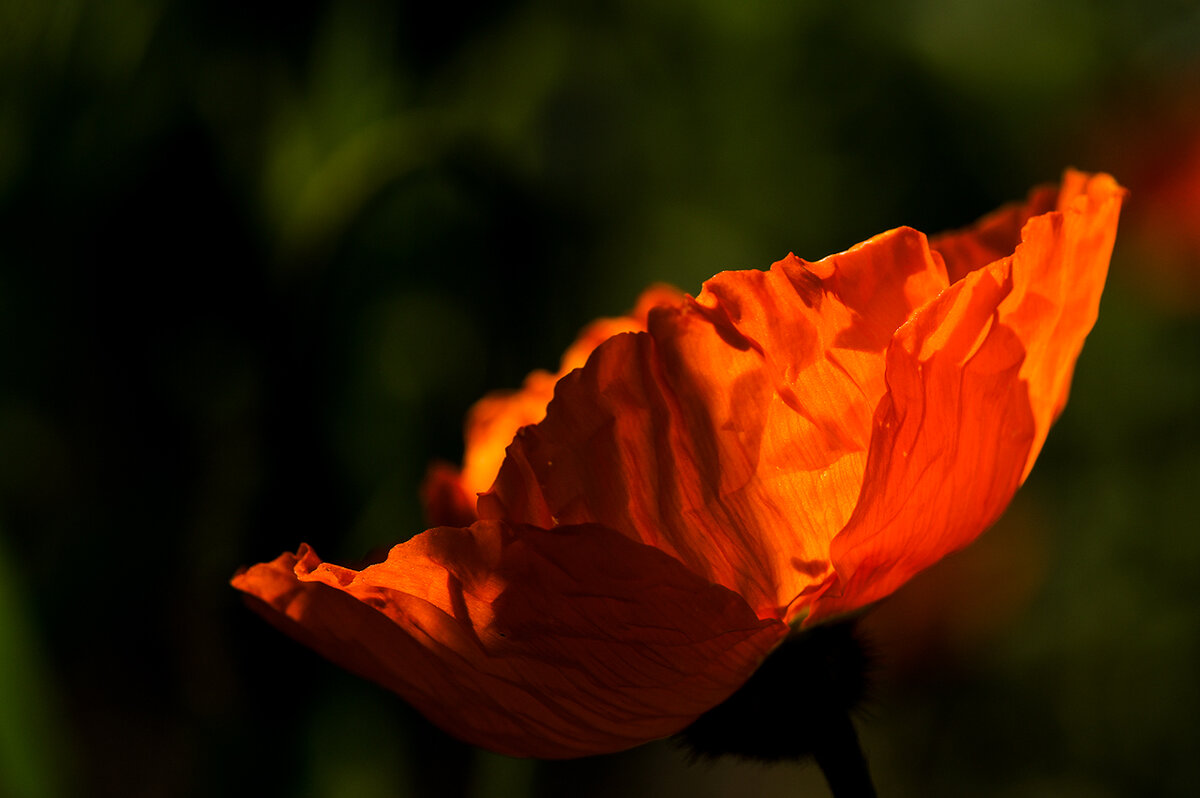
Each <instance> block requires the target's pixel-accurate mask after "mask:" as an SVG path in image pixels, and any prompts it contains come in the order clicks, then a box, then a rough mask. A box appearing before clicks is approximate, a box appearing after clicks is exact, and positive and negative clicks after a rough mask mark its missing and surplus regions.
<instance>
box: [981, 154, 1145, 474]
mask: <svg viewBox="0 0 1200 798" xmlns="http://www.w3.org/2000/svg"><path fill="white" fill-rule="evenodd" d="M1124 198H1125V190H1124V189H1122V188H1121V187H1120V186H1119V185H1117V183H1116V181H1114V180H1113V179H1112V178H1111V177H1109V176H1108V175H1095V176H1091V175H1086V174H1083V173H1082V172H1076V171H1068V172H1067V174H1066V176H1065V178H1064V180H1063V186H1062V190H1061V192H1060V193H1059V195H1058V203H1057V210H1056V211H1055V212H1053V213H1046V214H1042V215H1040V216H1036V217H1034V218H1032V219H1030V220H1029V223H1028V224H1027V225H1026V227H1025V230H1024V231H1023V233H1022V242H1021V244H1020V246H1018V247H1017V249H1016V252H1015V253H1014V254H1013V256H1012V282H1013V289H1012V292H1011V293H1010V294H1009V296H1008V297H1007V299H1005V301H1004V304H1003V305H1002V306H1001V308H1000V314H1001V319H1002V320H1003V322H1004V324H1006V325H1007V326H1009V327H1011V328H1012V329H1013V330H1015V331H1016V332H1017V335H1018V336H1020V338H1021V340H1022V342H1024V344H1025V349H1026V352H1027V353H1028V355H1027V357H1026V358H1025V365H1024V366H1022V368H1021V379H1022V380H1024V381H1025V382H1027V383H1028V384H1029V398H1030V401H1031V402H1032V403H1033V413H1034V417H1035V418H1036V419H1037V433H1036V435H1035V437H1034V441H1033V446H1032V447H1031V448H1030V451H1029V458H1028V460H1027V462H1026V464H1025V470H1024V472H1023V473H1022V476H1021V479H1022V481H1024V479H1025V477H1027V476H1028V475H1029V471H1030V469H1032V468H1033V463H1034V460H1036V459H1037V456H1038V454H1039V453H1040V452H1041V450H1042V445H1043V444H1044V443H1045V441H1046V435H1047V433H1049V431H1050V425H1051V424H1053V423H1054V421H1055V419H1057V418H1058V416H1059V414H1060V413H1062V410H1063V407H1065V406H1066V403H1067V394H1068V391H1069V389H1070V386H1071V377H1072V376H1073V375H1074V372H1075V361H1076V359H1077V358H1078V357H1079V353H1080V351H1081V350H1082V349H1083V342H1084V339H1085V338H1086V337H1087V334H1088V333H1089V332H1091V330H1092V327H1093V326H1094V325H1095V323H1096V318H1097V315H1098V313H1099V310H1100V294H1101V293H1102V292H1103V290H1104V283H1105V279H1106V278H1107V276H1108V264H1109V259H1110V257H1111V256H1112V249H1113V243H1114V241H1115V239H1116V235H1117V217H1118V215H1119V214H1120V211H1121V203H1122V201H1123V200H1124Z"/></svg>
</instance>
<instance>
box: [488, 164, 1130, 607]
mask: <svg viewBox="0 0 1200 798" xmlns="http://www.w3.org/2000/svg"><path fill="white" fill-rule="evenodd" d="M1122 194H1123V192H1122V190H1121V189H1120V188H1119V187H1118V186H1117V185H1116V183H1115V182H1114V181H1113V180H1112V179H1111V178H1108V177H1107V176H1097V177H1088V176H1086V175H1083V174H1081V173H1077V172H1070V173H1068V175H1067V177H1066V180H1065V181H1064V184H1063V186H1062V187H1061V189H1060V190H1059V191H1057V192H1047V191H1038V192H1035V194H1034V195H1033V197H1032V198H1031V200H1030V201H1029V202H1028V203H1026V204H1025V205H1024V206H1018V207H1013V208H1008V209H1005V210H1003V211H1001V212H999V213H997V214H995V215H993V216H992V217H989V218H988V219H985V220H984V221H983V222H982V223H981V224H980V225H979V226H977V227H976V228H973V229H972V230H969V231H966V232H963V233H957V234H952V235H948V236H945V237H942V238H940V239H938V240H937V241H936V243H937V244H938V245H940V246H942V247H943V248H944V249H945V250H946V252H947V255H946V256H943V255H942V254H941V253H940V252H938V251H937V250H935V249H933V248H931V247H930V245H929V242H928V241H927V240H926V238H925V236H924V235H923V234H921V233H918V232H917V231H915V230H911V229H908V228H901V229H897V230H892V231H890V232H888V233H885V234H883V235H880V236H877V237H876V238H873V239H871V240H870V241H868V242H866V243H864V244H861V245H859V246H857V247H855V248H853V249H851V250H849V251H848V252H845V253H842V254H840V255H835V256H832V257H829V258H826V259H825V260H822V261H820V262H817V263H805V262H804V261H801V260H799V259H797V258H794V257H791V258H789V259H787V260H784V261H780V262H779V263H776V264H774V265H773V266H772V267H771V270H770V271H768V272H727V273H724V274H721V275H718V276H717V277H715V278H713V279H712V280H710V281H709V282H708V283H707V284H706V285H705V287H704V291H703V292H702V293H701V294H700V296H699V297H697V298H696V299H695V300H691V301H685V302H683V303H680V304H677V305H674V306H669V307H659V308H656V309H654V310H653V311H651V313H650V317H649V320H648V329H647V333H645V334H641V335H623V336H617V337H615V338H613V339H610V340H609V341H607V342H605V343H604V344H603V345H602V346H600V347H599V348H598V349H597V350H596V352H595V353H594V354H593V356H592V358H591V360H590V361H589V362H588V365H587V366H586V367H585V368H583V369H581V370H579V371H576V372H574V373H572V374H570V375H568V376H567V377H565V378H564V379H562V380H561V381H560V382H559V384H558V387H557V390H556V394H555V399H554V401H553V402H552V403H551V405H550V407H549V409H548V411H547V415H546V418H545V420H544V421H543V422H541V423H540V424H538V425H536V426H533V427H527V428H525V429H523V430H522V431H521V432H520V433H519V434H518V436H517V438H516V439H515V440H514V442H513V444H512V445H511V446H510V447H509V449H508V454H507V458H506V460H505V462H504V465H503V466H502V467H501V470H500V474H499V476H498V477H497V480H496V483H495V485H494V487H493V490H492V492H491V493H489V494H485V495H484V496H482V497H480V500H479V504H478V510H479V514H480V517H485V518H507V519H511V520H514V521H520V522H523V523H529V524H534V525H537V526H542V527H547V528H548V527H551V526H553V525H555V524H571V523H584V522H598V523H601V524H603V525H605V526H608V527H610V528H612V529H615V530H618V531H620V532H621V533H623V534H625V535H627V536H629V537H631V538H633V539H634V540H639V541H641V542H644V543H647V544H649V545H652V546H655V547H657V548H660V549H662V550H663V551H666V552H669V553H670V554H671V555H672V556H674V557H676V558H677V559H679V560H680V561H681V562H683V563H684V564H685V565H687V566H688V567H689V568H690V569H692V570H693V571H695V572H696V573H698V574H701V575H703V576H705V577H706V578H708V579H710V580H712V581H713V582H716V583H718V584H722V585H725V586H726V587H728V588H730V589H731V590H735V591H737V592H738V593H740V594H741V595H743V596H745V597H746V599H747V601H749V602H750V605H751V606H752V607H754V609H755V611H756V612H757V613H758V614H759V615H760V616H761V617H767V616H769V615H775V616H776V617H787V618H789V619H791V620H794V619H796V618H797V617H799V616H802V615H806V614H807V615H809V616H810V622H811V621H814V620H818V619H820V618H822V617H826V616H828V615H830V614H833V613H835V612H846V611H850V610H853V609H856V608H858V607H861V606H864V605H865V604H868V603H870V602H872V601H874V600H876V599H878V598H881V597H882V596H884V595H887V594H888V593H890V592H891V591H892V590H894V589H895V588H896V587H898V586H899V585H900V584H902V583H903V582H904V581H906V580H907V579H908V578H909V577H911V576H912V575H913V574H914V573H916V572H917V571H919V570H920V569H922V568H924V567H927V566H928V565H930V564H931V563H932V562H934V561H936V560H937V559H939V558H941V557H942V556H944V555H946V554H948V553H949V552H952V551H954V550H956V549H958V548H961V547H962V546H964V545H966V544H967V543H969V542H970V541H971V540H973V539H974V538H975V537H976V536H977V535H978V534H979V533H980V532H981V531H983V529H985V528H986V527H987V526H988V525H990V524H991V523H992V521H994V520H995V518H996V516H997V515H998V514H999V512H1000V511H1001V510H1002V509H1003V507H1004V506H1005V505H1006V504H1007V503H1008V501H1009V499H1010V498H1011V497H1012V494H1013V492H1014V491H1015V490H1016V488H1017V486H1018V485H1019V484H1020V482H1021V481H1022V480H1023V479H1024V476H1025V475H1026V474H1027V473H1028V470H1029V468H1030V467H1031V466H1032V463H1033V459H1034V458H1035V457H1036V455H1037V452H1038V451H1039V450H1040V448H1041V444H1042V441H1044V439H1045V435H1046V431H1047V430H1048V428H1049V425H1050V423H1051V422H1052V421H1053V419H1054V418H1055V417H1056V416H1057V414H1058V413H1059V412H1060V411H1061V409H1062V406H1063V404H1064V402H1065V401H1066V393H1067V386H1068V385H1069V383H1070V376H1071V371H1072V368H1073V366H1074V362H1075V358H1076V357H1077V355H1078V353H1079V350H1080V348H1081V347H1082V344H1083V339H1084V337H1085V336H1086V334H1087V332H1088V331H1089V330H1090V329H1091V327H1092V324H1093V323H1094V321H1095V318H1096V310H1097V306H1098V303H1099V297H1100V291H1101V289H1102V288H1103V284H1104V278H1105V275H1106V273H1107V267H1108V260H1109V256H1110V254H1111V249H1112V244H1113V238H1114V236H1115V231H1116V220H1117V213H1118V211H1119V207H1120V201H1121V197H1122ZM1051 205H1053V207H1054V208H1055V210H1049V211H1048V210H1047V208H1048V207H1050V206H1051ZM998 253H1007V255H1004V256H1002V257H998V258H994V257H993V256H996V255H997V254H998ZM952 280H953V281H952Z"/></svg>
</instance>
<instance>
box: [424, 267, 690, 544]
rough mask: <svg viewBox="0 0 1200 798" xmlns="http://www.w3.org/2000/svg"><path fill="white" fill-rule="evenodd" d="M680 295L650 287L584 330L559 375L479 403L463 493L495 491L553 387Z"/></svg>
mask: <svg viewBox="0 0 1200 798" xmlns="http://www.w3.org/2000/svg"><path fill="white" fill-rule="evenodd" d="M680 296H681V294H680V293H679V291H677V290H676V289H674V288H671V287H669V286H665V285H655V286H652V287H650V288H649V289H647V290H646V291H645V292H643V293H642V295H641V297H639V299H638V302H637V305H636V307H635V308H634V310H633V312H632V313H630V314H629V315H628V316H618V317H615V318H610V319H599V320H597V321H594V322H592V323H591V324H589V325H588V326H587V327H585V328H584V329H583V331H582V332H580V334H579V337H578V338H576V339H575V342H574V343H572V344H571V346H570V347H569V348H568V349H567V351H566V353H564V354H563V357H562V361H561V363H560V365H559V370H558V373H557V374H551V373H550V372H547V371H534V372H533V373H531V374H530V375H529V376H528V377H526V379H525V384H524V385H523V386H522V387H521V390H519V391H496V392H494V393H491V394H489V395H487V396H485V397H484V398H483V399H480V400H479V401H478V402H476V403H475V405H474V406H473V407H472V408H471V410H470V412H468V414H467V423H466V451H465V452H464V454H463V468H462V474H461V476H460V480H461V491H462V493H463V495H465V496H467V497H469V500H470V502H471V504H472V505H473V504H474V501H475V496H476V495H477V494H479V493H482V492H483V491H485V490H487V489H488V488H490V487H491V486H492V482H493V481H494V480H495V479H496V473H497V472H498V471H499V470H500V463H501V462H502V461H503V460H504V449H505V447H506V446H508V444H509V443H510V442H511V441H512V439H513V436H514V435H515V434H516V432H517V430H518V429H520V428H521V427H523V426H525V425H527V424H536V423H537V422H539V421H541V420H542V418H543V417H544V416H545V415H546V405H547V404H548V403H549V402H550V399H551V397H553V396H554V384H555V383H556V382H557V381H558V380H559V379H560V378H561V377H562V376H563V375H565V374H567V373H569V372H571V371H572V370H574V369H577V368H579V367H580V366H582V365H583V364H584V363H585V362H586V361H587V359H588V356H589V355H591V353H592V350H594V349H595V348H596V347H597V346H599V345H600V344H601V343H603V342H604V341H605V340H607V339H608V338H610V337H612V336H614V335H616V334H618V333H623V332H630V331H637V330H644V329H646V316H647V315H648V314H649V312H650V309H651V308H654V307H656V306H658V305H662V304H669V303H673V302H677V301H678V300H679V298H680ZM442 476H444V474H443V475H442ZM433 509H434V508H433V507H427V510H426V512H427V515H429V517H430V520H431V521H432V522H433V523H437V524H442V523H445V524H449V523H451V522H450V520H448V519H442V518H440V517H438V516H437V515H435V514H434V513H433V512H432V510H433ZM455 525H457V523H456V524H455Z"/></svg>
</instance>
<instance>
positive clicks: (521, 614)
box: [234, 521, 787, 758]
mask: <svg viewBox="0 0 1200 798" xmlns="http://www.w3.org/2000/svg"><path fill="white" fill-rule="evenodd" d="M234 586H235V587H237V588H238V589H240V590H243V591H245V592H247V593H249V594H250V595H252V596H254V597H255V598H256V599H257V600H258V603H257V608H258V609H259V610H260V611H261V612H262V613H263V614H264V616H265V617H266V618H268V619H269V620H270V621H272V623H274V624H276V625H277V626H279V627H280V628H281V629H282V630H283V631H285V632H287V633H288V634H290V635H292V636H294V637H295V638H296V639H298V640H300V641H301V642H303V643H305V644H307V645H309V646H311V647H312V648H315V649H316V650H317V651H319V652H321V653H322V654H323V655H325V656H326V657H328V658H329V659H331V660H333V661H334V662H336V663H338V664H340V665H342V666H343V667H345V668H347V669H349V670H351V671H354V672H356V673H358V674H360V675H362V676H365V677H367V678H369V679H372V680H374V681H376V682H378V683H379V684H382V685H384V686H385V687H388V688H390V689H392V690H394V691H395V692H397V693H399V694H400V695H401V696H403V697H404V698H405V699H406V700H408V701H409V702H410V703H411V704H412V705H413V706H415V707H416V708H417V709H419V710H420V711H421V712H422V713H424V714H425V715H426V717H428V718H429V719H430V720H432V721H433V722H434V723H436V724H438V725H439V726H441V727H442V728H443V729H445V730H446V731H448V732H450V733H451V734H453V735H455V736H457V737H459V738H461V739H463V740H466V741H467V742H470V743H474V744H477V745H480V746H483V747H485V748H489V749H491V750H493V751H498V752H500V753H504V754H511V755H516V756H537V757H546V758H561V757H572V756H583V755H587V754H595V753H601V752H607V751H617V750H621V749H624V748H629V747H632V746H634V745H638V744H640V743H643V742H646V741H647V740H652V739H656V738H659V737H665V736H668V735H670V734H673V733H675V732H677V731H679V730H680V729H682V728H683V727H684V726H686V725H688V724H689V723H691V722H692V721H693V720H695V718H696V717H697V716H698V715H700V714H701V713H702V712H704V711H705V710H707V709H709V708H711V707H712V706H714V705H715V704H718V703H720V702H721V701H723V700H724V699H725V698H726V697H728V695H729V694H730V693H732V692H733V691H734V690H735V689H737V687H739V686H740V685H741V684H742V683H743V682H745V680H746V679H747V678H749V676H750V674H751V673H752V672H753V671H754V670H755V669H756V668H757V667H758V665H759V663H760V662H761V661H762V659H763V657H764V656H766V654H767V652H769V651H770V650H771V649H772V648H773V647H774V646H775V645H776V644H777V643H778V642H779V641H780V640H781V639H782V638H783V636H784V635H785V634H786V631H787V628H786V627H785V626H784V625H783V624H782V623H780V622H779V621H777V620H772V619H767V620H761V619H759V618H758V617H757V616H756V615H755V614H754V612H753V611H752V610H751V609H750V607H749V606H748V605H747V604H746V602H745V601H744V600H743V599H742V598H741V597H740V596H738V595H737V594H736V593H733V592H731V591H729V590H727V589H725V588H723V587H719V586H716V585H713V584H710V583H709V582H707V581H706V580H704V579H702V578H701V577H699V576H697V575H696V574H694V573H692V572H690V571H689V570H688V569H687V568H685V567H684V566H683V565H681V564H680V563H679V562H678V561H676V560H674V559H673V558H671V557H670V556H668V555H667V554H664V553H663V552H661V551H658V550H656V549H654V548H652V547H650V546H645V545H642V544H640V543H636V542H634V541H632V540H630V539H628V538H626V537H624V536H622V535H619V534H617V533H616V532H613V531H611V530H608V529H604V528H603V527H599V526H594V525H585V526H575V527H563V528H560V529H556V530H553V531H545V530H541V529H535V528H531V527H516V526H510V525H508V524H505V523H503V522H497V521H481V522H478V523H476V524H474V525H472V526H471V527H469V528H466V529H456V528H451V527H441V528H438V529H432V530H429V531H427V532H425V533H424V534H421V535H418V536H417V537H415V538H413V539H412V540H410V541H408V542H407V543H402V544H400V545H398V546H396V547H394V548H393V549H392V551H391V552H390V554H389V555H388V558H387V560H386V561H384V562H382V563H379V564H377V565H372V566H369V567H367V568H365V569H363V570H362V571H353V570H350V569H347V568H341V567H339V566H336V565H331V564H329V563H323V562H321V561H320V560H319V559H318V558H317V556H316V555H315V554H314V553H313V552H312V550H311V549H309V548H308V547H307V546H302V547H301V548H300V550H299V552H297V553H296V554H295V555H292V554H284V555H282V556H281V557H279V558H278V559H276V560H275V561H274V562H270V563H264V564H261V565H256V566H253V567H252V568H249V569H247V570H246V571H244V572H242V573H241V574H239V575H238V576H237V577H235V579H234Z"/></svg>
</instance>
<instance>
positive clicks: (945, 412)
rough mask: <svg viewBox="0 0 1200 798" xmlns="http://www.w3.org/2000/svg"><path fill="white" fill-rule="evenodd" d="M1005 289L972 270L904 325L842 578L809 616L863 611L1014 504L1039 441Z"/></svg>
mask: <svg viewBox="0 0 1200 798" xmlns="http://www.w3.org/2000/svg"><path fill="white" fill-rule="evenodd" d="M1007 293H1008V286H1007V285H1005V284H1003V283H1001V282H999V281H998V280H997V279H996V278H995V276H994V275H993V274H992V273H991V272H990V271H988V270H982V271H977V272H973V273H971V274H969V275H968V276H967V277H966V278H964V279H963V280H962V281H960V282H958V283H956V284H955V285H954V286H952V287H951V288H950V289H948V290H947V291H946V292H945V293H944V294H942V296H941V297H939V298H938V300H937V301H936V302H935V303H932V304H931V305H929V306H927V307H925V308H924V309H922V310H921V311H920V312H919V313H918V314H917V316H916V317H915V318H914V319H913V320H912V321H911V322H909V324H907V325H905V327H904V328H902V329H901V330H900V332H899V334H898V336H897V339H896V343H895V344H894V345H893V346H892V348H891V349H890V350H889V351H888V357H887V384H888V393H887V394H886V395H885V397H884V399H883V401H882V402H881V403H880V406H879V409H878V411H877V412H876V416H875V434H874V435H873V437H872V441H871V451H870V454H869V456H868V459H867V468H866V473H865V475H864V477H863V489H862V495H861V496H860V498H859V501H858V505H857V507H856V508H855V510H854V514H853V516H852V517H851V518H850V521H849V522H848V523H847V524H846V528H845V529H844V530H842V532H841V533H840V534H838V536H837V537H836V538H834V540H833V544H832V548H831V553H832V557H833V563H834V566H835V567H836V569H837V574H838V575H837V577H836V578H835V579H834V580H833V581H832V582H831V585H830V588H829V590H828V591H826V592H825V593H823V594H822V595H821V596H820V597H819V598H818V599H817V601H816V603H815V604H814V606H813V607H812V608H811V611H810V614H809V617H808V619H807V622H808V623H814V622H816V621H819V620H822V619H824V618H825V617H828V616H829V615H833V614H837V613H841V612H848V611H850V610H854V609H857V608H859V607H862V606H865V605H866V604H869V603H871V602H872V601H875V600H877V599H879V598H882V597H883V596H886V595H888V594H889V593H891V592H892V591H893V590H895V589H896V588H898V587H899V586H900V585H902V584H904V583H905V582H906V581H908V579H909V578H911V577H912V576H913V575H914V574H916V573H917V572H918V571H920V570H922V569H924V568H926V567H928V566H929V565H931V564H933V563H934V562H936V561H938V560H939V559H941V558H942V557H943V556H945V555H946V554H948V553H950V552H952V551H955V550H957V549H959V548H961V547H962V546H964V545H966V544H967V543H968V542H970V541H971V540H973V539H974V538H975V537H976V536H977V535H978V534H979V533H980V532H982V531H983V529H985V528H986V527H987V526H988V525H989V524H991V523H992V521H994V520H995V519H996V518H997V517H998V516H999V514H1000V512H1001V511H1002V510H1003V509H1004V507H1005V506H1007V504H1008V502H1009V500H1010V499H1011V498H1012V495H1013V493H1014V492H1015V491H1016V489H1017V486H1018V485H1019V484H1020V479H1021V473H1022V470H1023V469H1024V467H1025V462H1026V458H1027V456H1028V453H1029V448H1030V446H1031V445H1032V441H1033V437H1034V419H1033V414H1032V411H1031V409H1030V406H1029V395H1028V392H1027V390H1026V388H1025V386H1024V384H1023V383H1021V382H1020V381H1019V380H1018V374H1019V372H1020V369H1021V365H1022V362H1023V359H1024V356H1025V350H1024V347H1023V346H1022V343H1021V340H1020V339H1019V338H1018V337H1017V335H1016V334H1015V333H1014V332H1013V331H1012V330H1011V329H1009V328H1008V327H1005V326H1004V325H1002V324H1000V323H998V321H997V308H998V307H999V305H1000V303H1001V301H1002V300H1003V299H1004V297H1005V296H1006V295H1007Z"/></svg>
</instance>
